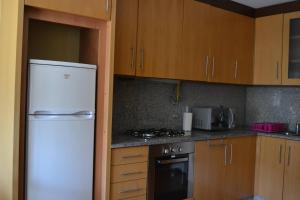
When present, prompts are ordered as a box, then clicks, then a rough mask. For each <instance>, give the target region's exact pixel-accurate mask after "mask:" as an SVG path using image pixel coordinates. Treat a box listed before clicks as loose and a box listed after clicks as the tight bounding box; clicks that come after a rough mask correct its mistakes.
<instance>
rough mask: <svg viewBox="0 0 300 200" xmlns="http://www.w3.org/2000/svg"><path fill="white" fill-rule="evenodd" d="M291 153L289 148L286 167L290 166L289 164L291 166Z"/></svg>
mask: <svg viewBox="0 0 300 200" xmlns="http://www.w3.org/2000/svg"><path fill="white" fill-rule="evenodd" d="M291 151H292V148H291V146H289V153H288V163H287V165H288V166H290V164H291V153H292V152H291Z"/></svg>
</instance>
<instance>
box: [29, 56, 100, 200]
mask: <svg viewBox="0 0 300 200" xmlns="http://www.w3.org/2000/svg"><path fill="white" fill-rule="evenodd" d="M28 78H29V81H28V108H27V132H26V200H92V195H93V160H94V125H95V124H94V119H95V90H96V66H95V65H87V64H79V63H68V62H58V61H47V60H35V59H31V60H29V77H28Z"/></svg>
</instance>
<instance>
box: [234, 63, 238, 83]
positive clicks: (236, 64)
mask: <svg viewBox="0 0 300 200" xmlns="http://www.w3.org/2000/svg"><path fill="white" fill-rule="evenodd" d="M237 73H238V61H237V60H236V61H235V70H234V79H236V78H237Z"/></svg>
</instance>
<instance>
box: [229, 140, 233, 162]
mask: <svg viewBox="0 0 300 200" xmlns="http://www.w3.org/2000/svg"><path fill="white" fill-rule="evenodd" d="M232 151H233V145H232V144H230V160H229V165H231V164H232V154H233V153H232Z"/></svg>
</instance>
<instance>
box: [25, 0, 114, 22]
mask: <svg viewBox="0 0 300 200" xmlns="http://www.w3.org/2000/svg"><path fill="white" fill-rule="evenodd" d="M25 5H29V6H33V7H38V8H43V9H49V10H54V11H60V12H65V13H70V14H75V15H82V16H87V17H92V18H98V19H105V20H108V19H110V13H111V0H63V1H61V0H25Z"/></svg>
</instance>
